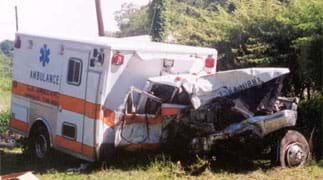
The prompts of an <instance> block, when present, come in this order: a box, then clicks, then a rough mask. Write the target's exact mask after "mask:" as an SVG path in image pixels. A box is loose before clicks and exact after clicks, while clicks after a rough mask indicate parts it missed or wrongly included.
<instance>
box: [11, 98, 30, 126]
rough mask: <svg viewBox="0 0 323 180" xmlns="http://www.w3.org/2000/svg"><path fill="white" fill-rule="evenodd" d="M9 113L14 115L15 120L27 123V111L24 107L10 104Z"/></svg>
mask: <svg viewBox="0 0 323 180" xmlns="http://www.w3.org/2000/svg"><path fill="white" fill-rule="evenodd" d="M11 111H12V113H13V114H14V115H15V118H16V119H18V120H20V121H23V122H28V110H27V108H26V107H25V106H21V105H19V104H15V103H12V106H11Z"/></svg>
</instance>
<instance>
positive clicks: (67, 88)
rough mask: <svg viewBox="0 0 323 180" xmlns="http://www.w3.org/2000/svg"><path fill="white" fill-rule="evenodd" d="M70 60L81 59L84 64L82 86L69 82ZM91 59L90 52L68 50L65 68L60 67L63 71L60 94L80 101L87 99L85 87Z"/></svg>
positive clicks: (65, 56)
mask: <svg viewBox="0 0 323 180" xmlns="http://www.w3.org/2000/svg"><path fill="white" fill-rule="evenodd" d="M70 58H75V59H79V60H80V61H81V62H82V75H81V83H80V85H72V84H69V83H68V82H67V74H68V62H69V60H70ZM88 59H89V51H81V50H79V51H78V50H75V51H74V50H66V52H65V54H64V59H62V61H64V63H63V66H62V67H60V68H61V69H62V71H63V72H62V80H61V87H60V93H62V94H64V95H68V96H72V97H77V98H80V99H84V98H85V87H86V77H87V72H88V71H87V68H88V67H87V66H88Z"/></svg>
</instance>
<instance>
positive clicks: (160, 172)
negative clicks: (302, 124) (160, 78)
mask: <svg viewBox="0 0 323 180" xmlns="http://www.w3.org/2000/svg"><path fill="white" fill-rule="evenodd" d="M3 151H4V152H3V153H2V154H1V161H0V175H3V174H8V173H14V172H24V171H33V173H34V174H35V175H36V176H37V177H39V178H40V179H45V180H46V179H48V180H51V179H78V180H83V179H84V180H89V179H129V180H130V179H261V180H263V179H264V180H266V179H268V180H272V179H287V180H288V179H290V180H295V179H296V180H297V179H322V178H323V168H322V167H323V162H318V163H313V164H311V165H308V166H306V167H304V168H292V169H281V168H277V167H276V168H275V167H274V168H268V167H266V168H264V167H261V166H260V165H259V164H257V163H253V164H252V165H248V166H244V165H241V164H240V163H234V162H223V163H221V162H220V163H215V164H213V165H211V166H210V167H209V168H207V169H206V171H204V172H203V173H202V174H201V175H199V176H190V175H182V174H178V173H177V172H178V167H177V165H176V163H174V162H172V161H170V160H169V158H167V156H165V155H149V154H143V153H139V154H138V153H136V154H131V153H130V154H128V155H122V156H120V157H121V158H119V159H117V160H114V161H110V162H107V163H105V164H102V163H90V164H88V168H87V170H86V171H84V172H71V171H69V170H68V169H69V168H77V167H79V166H80V164H82V163H86V162H84V161H82V160H78V159H74V158H72V157H70V156H67V155H64V154H61V153H58V152H56V153H55V155H54V156H52V158H49V159H48V160H46V161H45V162H38V161H34V160H33V159H31V158H29V157H26V156H24V155H23V154H22V153H21V149H19V148H16V149H12V150H9V149H4V150H3Z"/></svg>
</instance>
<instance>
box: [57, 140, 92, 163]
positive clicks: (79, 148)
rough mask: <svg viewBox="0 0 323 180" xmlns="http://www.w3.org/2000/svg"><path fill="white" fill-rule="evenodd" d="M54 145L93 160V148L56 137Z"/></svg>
mask: <svg viewBox="0 0 323 180" xmlns="http://www.w3.org/2000/svg"><path fill="white" fill-rule="evenodd" d="M55 144H56V145H57V146H59V147H62V148H65V149H68V150H71V151H73V152H76V153H80V154H82V155H84V156H86V157H89V158H95V148H94V147H91V146H88V145H85V144H81V143H79V142H77V141H73V140H70V139H67V138H64V137H62V136H58V135H56V138H55Z"/></svg>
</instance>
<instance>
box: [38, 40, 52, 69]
mask: <svg viewBox="0 0 323 180" xmlns="http://www.w3.org/2000/svg"><path fill="white" fill-rule="evenodd" d="M49 55H50V49H48V48H47V45H46V44H44V46H43V47H42V48H41V49H40V57H39V61H40V62H41V63H42V64H43V67H45V65H46V64H48V63H49Z"/></svg>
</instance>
